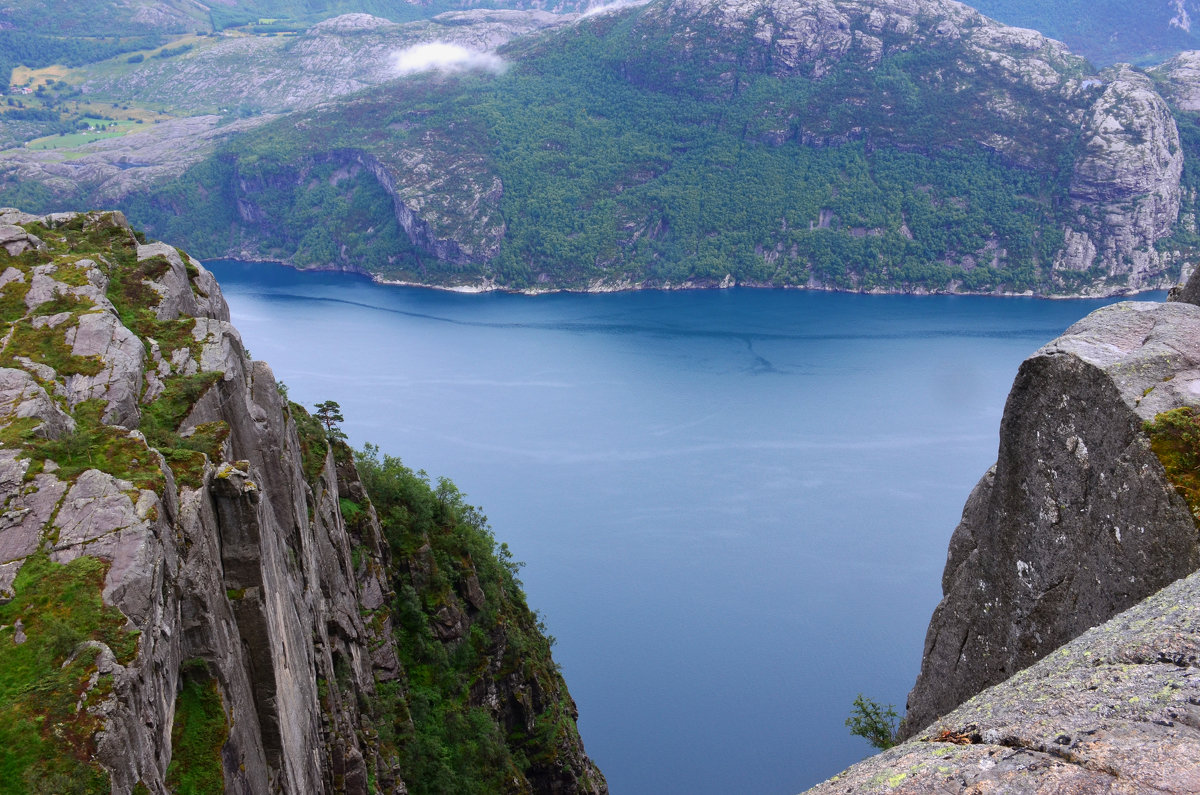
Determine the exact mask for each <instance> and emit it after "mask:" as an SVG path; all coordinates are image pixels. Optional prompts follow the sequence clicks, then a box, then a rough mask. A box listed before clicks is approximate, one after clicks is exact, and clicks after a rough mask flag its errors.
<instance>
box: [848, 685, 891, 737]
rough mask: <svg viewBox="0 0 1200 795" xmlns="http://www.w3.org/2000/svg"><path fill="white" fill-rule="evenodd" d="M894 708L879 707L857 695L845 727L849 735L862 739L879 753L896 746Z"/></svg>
mask: <svg viewBox="0 0 1200 795" xmlns="http://www.w3.org/2000/svg"><path fill="white" fill-rule="evenodd" d="M898 717H899V715H897V714H896V706H895V705H894V704H888V705H887V706H886V707H881V706H879V704H877V703H875V702H874V701H872V700H871V699H869V698H866V697H864V696H863V694H862V693H859V694H858V698H856V699H854V710H853V711H852V712H851V713H850V717H848V718H846V727H847V728H848V729H850V733H851V734H855V735H858V736H859V737H862V738H863V739H865V740H866V741H867V742H869V743H870V744H871V745H872V746H874V747H875V748H878V749H879V750H880V751H886V750H887V749H889V748H891V747H892V746H893V745H895V744H896V719H897V718H898Z"/></svg>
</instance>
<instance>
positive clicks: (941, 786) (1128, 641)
mask: <svg viewBox="0 0 1200 795" xmlns="http://www.w3.org/2000/svg"><path fill="white" fill-rule="evenodd" d="M1198 639H1200V575H1191V576H1189V577H1187V578H1186V579H1183V580H1180V581H1178V582H1176V583H1174V584H1172V585H1170V586H1168V587H1167V588H1164V589H1163V590H1162V591H1160V592H1158V593H1156V594H1154V595H1152V596H1151V597H1149V598H1147V599H1146V600H1144V601H1142V602H1140V603H1139V604H1137V605H1136V606H1134V607H1132V608H1130V609H1129V610H1127V611H1125V612H1123V613H1121V614H1120V615H1118V616H1116V617H1115V618H1113V619H1112V620H1110V621H1108V622H1106V623H1104V624H1102V625H1100V626H1098V627H1096V628H1094V629H1091V630H1089V631H1088V632H1086V633H1085V634H1083V635H1081V636H1080V637H1079V638H1077V639H1075V640H1074V641H1072V642H1071V643H1068V644H1067V645H1065V646H1063V647H1061V648H1060V649H1059V650H1057V651H1056V652H1055V653H1054V654H1052V655H1050V656H1049V657H1047V658H1045V659H1044V660H1042V661H1041V662H1039V663H1037V664H1036V665H1034V666H1032V667H1030V668H1027V669H1025V670H1024V671H1021V672H1020V673H1018V674H1016V675H1015V676H1013V677H1012V678H1010V679H1008V680H1007V681H1005V682H1004V683H1003V684H999V685H996V686H995V687H992V688H989V689H987V690H985V691H983V692H982V693H980V694H979V695H977V696H975V697H974V698H972V699H971V700H970V701H968V702H967V703H965V704H963V705H962V706H961V707H959V708H958V709H956V710H954V711H953V712H951V713H950V714H948V715H945V716H943V717H941V718H939V719H938V720H936V721H935V722H934V723H933V724H932V725H930V726H927V727H926V728H925V729H924V730H923V731H921V732H920V733H919V734H918V735H917V736H916V737H915V738H913V739H912V740H909V741H908V742H905V743H903V744H901V745H899V746H896V747H895V748H892V749H890V750H888V751H885V752H883V753H882V754H879V755H877V756H873V757H871V758H870V759H867V760H866V761H864V762H860V763H859V764H857V765H854V766H853V767H851V768H850V769H848V770H846V771H845V772H843V773H841V774H839V775H837V776H834V777H833V778H831V779H829V780H828V781H826V782H824V783H823V784H820V785H818V786H816V787H814V788H813V789H811V790H809V793H810V795H835V794H840V793H869V792H879V793H883V792H887V793H894V795H927V793H931V792H937V793H983V792H1005V793H1031V794H1032V793H1047V794H1049V793H1056V794H1057V795H1092V794H1093V793H1100V792H1104V793H1129V795H1135V794H1136V793H1148V792H1154V793H1178V794H1179V795H1184V794H1185V793H1193V792H1197V791H1200V762H1198V761H1197V760H1200V708H1198V707H1197V706H1196V705H1197V703H1200V689H1198V688H1197V684H1198V681H1200V680H1198V677H1197V668H1198V661H1200V644H1198V643H1197V640H1198Z"/></svg>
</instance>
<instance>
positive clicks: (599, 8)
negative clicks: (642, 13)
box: [580, 0, 650, 19]
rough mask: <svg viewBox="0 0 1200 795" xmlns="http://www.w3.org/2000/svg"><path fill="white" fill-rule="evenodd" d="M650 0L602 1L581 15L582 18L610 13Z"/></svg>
mask: <svg viewBox="0 0 1200 795" xmlns="http://www.w3.org/2000/svg"><path fill="white" fill-rule="evenodd" d="M648 2H650V0H616V2H613V3H601V4H600V5H596V6H592V7H591V8H589V9H588V10H587V11H584V12H583V13H582V14H581V15H580V18H581V19H587V18H588V17H598V16H600V15H601V14H610V13H612V12H613V11H620V10H621V9H623V8H633V7H634V6H644V5H646V3H648Z"/></svg>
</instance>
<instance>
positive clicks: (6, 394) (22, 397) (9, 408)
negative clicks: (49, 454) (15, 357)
mask: <svg viewBox="0 0 1200 795" xmlns="http://www.w3.org/2000/svg"><path fill="white" fill-rule="evenodd" d="M31 365H32V363H31ZM39 367H41V366H40V365H39ZM45 370H48V371H49V373H48V374H49V375H50V376H51V378H50V379H47V380H52V378H53V375H54V371H53V370H51V369H50V368H45ZM45 375H46V373H43V377H45ZM21 418H33V419H37V420H40V424H39V425H36V426H35V427H34V428H33V432H34V433H36V434H37V435H39V436H42V437H45V438H47V439H59V438H61V437H62V436H63V435H64V434H68V433H71V432H72V431H74V430H75V420H74V419H72V418H71V416H70V415H69V414H67V413H66V412H65V411H63V410H62V409H61V408H59V406H58V404H57V403H55V402H54V400H53V399H52V398H51V397H50V395H48V394H47V393H46V390H45V388H43V387H42V386H41V385H40V384H39V383H38V382H37V381H35V380H34V378H33V376H32V375H30V374H29V373H27V372H25V371H23V370H15V369H13V368H11V367H0V421H3V422H6V423H7V422H12V421H13V420H15V419H21Z"/></svg>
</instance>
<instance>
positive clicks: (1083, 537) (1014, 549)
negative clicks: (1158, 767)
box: [904, 302, 1200, 735]
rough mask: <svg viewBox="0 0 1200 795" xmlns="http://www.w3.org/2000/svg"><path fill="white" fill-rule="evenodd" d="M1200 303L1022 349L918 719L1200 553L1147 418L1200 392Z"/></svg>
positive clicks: (1057, 642) (1109, 314) (925, 674)
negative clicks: (1025, 354)
mask: <svg viewBox="0 0 1200 795" xmlns="http://www.w3.org/2000/svg"><path fill="white" fill-rule="evenodd" d="M1197 339H1200V308H1197V307H1195V306H1192V305H1189V304H1183V303H1169V304H1150V303H1131V302H1127V303H1120V304H1115V305H1113V306H1109V307H1106V308H1104V309H1100V310H1097V311H1096V312H1093V313H1092V314H1091V315H1089V316H1088V317H1086V318H1084V319H1083V320H1081V321H1080V322H1079V323H1076V324H1075V325H1074V326H1072V327H1071V328H1070V329H1068V330H1067V331H1066V333H1065V334H1064V335H1063V336H1062V337H1060V338H1059V339H1057V340H1055V341H1053V342H1051V343H1049V344H1048V345H1046V346H1045V347H1043V348H1042V349H1041V350H1039V351H1038V352H1037V353H1035V354H1034V355H1033V356H1031V357H1030V358H1029V359H1027V360H1026V361H1025V362H1024V364H1022V366H1021V368H1020V371H1019V372H1018V375H1017V378H1016V382H1015V383H1014V385H1013V389H1012V392H1011V393H1010V395H1009V399H1008V403H1007V405H1006V406H1005V411H1004V418H1003V420H1002V423H1001V428H1000V450H999V455H998V458H997V462H996V465H995V466H994V467H993V468H992V469H991V470H989V471H988V473H987V474H985V475H984V477H983V479H982V480H980V482H979V484H978V485H977V486H976V487H975V489H974V491H972V493H971V496H970V498H969V499H968V501H967V504H966V507H965V508H964V510H963V518H962V522H961V523H960V524H959V526H958V528H957V529H956V530H955V531H954V535H953V537H952V538H951V541H950V549H949V553H948V556H947V561H946V570H945V574H944V575H943V578H942V589H943V593H944V597H943V599H942V601H941V603H940V604H939V605H938V607H937V609H936V610H935V611H934V615H933V618H932V620H931V621H930V625H929V632H928V635H927V637H926V641H925V653H924V658H923V661H922V666H921V673H920V676H919V677H918V679H917V682H916V685H915V686H914V687H913V690H912V693H911V694H910V695H909V699H908V714H907V717H906V719H905V724H904V732H905V733H906V734H908V735H911V734H912V733H914V732H916V731H918V730H920V729H922V728H924V727H925V726H927V725H928V724H929V723H930V722H931V721H932V720H933V719H934V718H936V717H938V716H939V715H942V714H944V713H946V712H948V711H950V710H951V709H953V708H954V707H955V706H957V705H958V704H961V703H962V702H963V701H965V700H966V699H967V698H969V697H970V696H972V695H974V694H975V693H977V692H979V691H980V690H981V689H983V688H984V687H987V686H989V685H992V684H995V683H997V682H1001V681H1003V680H1004V679H1006V678H1008V677H1009V676H1011V675H1012V674H1014V673H1016V672H1017V671H1019V670H1021V669H1022V668H1025V667H1027V666H1028V665H1030V664H1032V663H1034V662H1036V661H1037V660H1039V659H1041V658H1043V657H1045V656H1046V655H1047V654H1049V653H1050V652H1052V651H1053V650H1054V649H1056V648H1058V647H1059V646H1061V645H1062V644H1063V643H1066V642H1067V641H1069V640H1071V639H1072V638H1074V637H1076V636H1078V635H1079V634H1080V633H1082V632H1083V631H1084V630H1086V629H1088V628H1089V627H1091V626H1094V625H1096V624H1098V623H1100V622H1101V621H1104V620H1106V619H1108V618H1110V617H1111V616H1113V615H1115V614H1116V613H1118V612H1120V611H1121V610H1124V609H1126V608H1128V607H1130V606H1132V605H1133V604H1136V603H1137V602H1138V601H1139V600H1141V599H1143V598H1145V597H1146V596H1147V595H1149V594H1150V593H1153V592H1154V591H1156V590H1158V589H1159V588H1161V587H1163V586H1164V585H1166V584H1168V583H1170V582H1172V581H1174V580H1176V579H1178V578H1180V577H1183V576H1185V575H1187V574H1189V573H1191V572H1192V571H1194V570H1195V569H1196V568H1197V567H1200V539H1198V536H1197V528H1196V522H1195V520H1194V518H1193V516H1192V512H1191V509H1190V508H1189V507H1188V505H1187V503H1186V502H1185V500H1184V499H1183V498H1182V497H1181V496H1180V495H1179V494H1178V493H1177V492H1176V490H1175V489H1174V487H1173V486H1172V484H1171V483H1170V482H1169V481H1168V479H1167V477H1166V474H1165V472H1164V469H1163V466H1162V464H1161V463H1160V462H1159V460H1158V458H1157V457H1156V456H1155V454H1154V453H1153V451H1152V450H1151V447H1150V440H1149V438H1148V436H1147V435H1146V433H1145V432H1144V431H1143V429H1142V424H1143V422H1144V421H1145V420H1149V419H1152V418H1153V417H1155V415H1157V414H1158V413H1160V412H1163V411H1167V410H1169V409H1174V408H1176V407H1178V406H1182V405H1190V404H1195V403H1196V402H1197V399H1198V396H1200V346H1198V345H1197V344H1196V340H1197Z"/></svg>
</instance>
